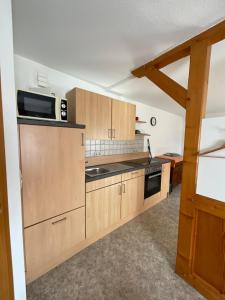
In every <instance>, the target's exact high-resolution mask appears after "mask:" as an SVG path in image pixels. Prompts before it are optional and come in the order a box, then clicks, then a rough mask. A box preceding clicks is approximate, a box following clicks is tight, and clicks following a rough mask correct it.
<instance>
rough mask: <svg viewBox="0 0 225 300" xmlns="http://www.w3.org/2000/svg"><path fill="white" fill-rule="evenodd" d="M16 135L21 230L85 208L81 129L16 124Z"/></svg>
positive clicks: (82, 134) (82, 136)
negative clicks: (21, 205)
mask: <svg viewBox="0 0 225 300" xmlns="http://www.w3.org/2000/svg"><path fill="white" fill-rule="evenodd" d="M19 133H20V156H21V172H22V182H23V184H22V201H23V218H24V219H23V220H24V227H28V226H31V225H33V224H36V223H38V222H41V221H44V220H46V219H49V218H52V217H55V216H57V215H60V214H62V213H65V212H67V211H70V210H73V209H75V208H78V207H81V206H84V205H85V158H84V146H83V142H82V141H83V140H84V130H83V129H76V128H65V127H50V126H35V125H19ZM40 241H41V239H40Z"/></svg>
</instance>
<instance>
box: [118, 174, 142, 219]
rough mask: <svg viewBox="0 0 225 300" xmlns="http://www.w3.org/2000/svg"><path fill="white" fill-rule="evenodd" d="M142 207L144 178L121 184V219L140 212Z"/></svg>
mask: <svg viewBox="0 0 225 300" xmlns="http://www.w3.org/2000/svg"><path fill="white" fill-rule="evenodd" d="M143 205H144V176H141V177H137V178H134V179H130V180H127V181H124V182H122V202H121V218H122V219H124V218H126V217H128V216H129V215H131V214H133V213H135V212H138V211H140V210H141V209H142V208H143Z"/></svg>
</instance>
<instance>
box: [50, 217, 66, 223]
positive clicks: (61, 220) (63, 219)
mask: <svg viewBox="0 0 225 300" xmlns="http://www.w3.org/2000/svg"><path fill="white" fill-rule="evenodd" d="M66 219H67V217H64V218H62V219H60V220H57V221H54V222H52V225H55V224H57V223H60V222H63V221H66Z"/></svg>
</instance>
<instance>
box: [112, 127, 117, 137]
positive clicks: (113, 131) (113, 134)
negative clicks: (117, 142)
mask: <svg viewBox="0 0 225 300" xmlns="http://www.w3.org/2000/svg"><path fill="white" fill-rule="evenodd" d="M115 137H116V129H112V139H115Z"/></svg>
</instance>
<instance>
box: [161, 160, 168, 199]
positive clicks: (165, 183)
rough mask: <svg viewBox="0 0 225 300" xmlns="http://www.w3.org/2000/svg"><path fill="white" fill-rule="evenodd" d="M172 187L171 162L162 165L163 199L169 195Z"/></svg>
mask: <svg viewBox="0 0 225 300" xmlns="http://www.w3.org/2000/svg"><path fill="white" fill-rule="evenodd" d="M169 188H170V163H167V164H163V165H162V179H161V199H165V198H166V197H167V196H168V193H169Z"/></svg>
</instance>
